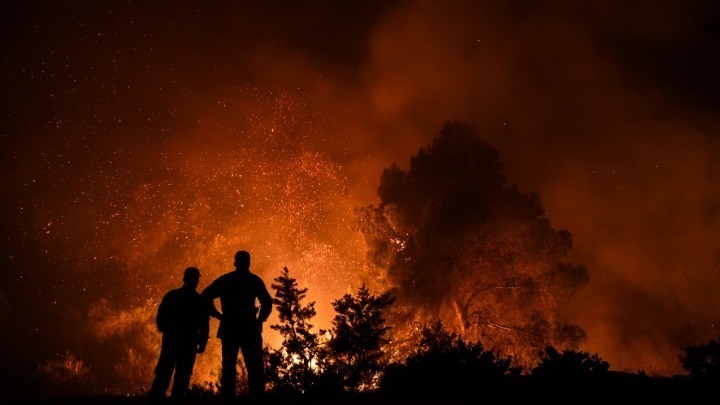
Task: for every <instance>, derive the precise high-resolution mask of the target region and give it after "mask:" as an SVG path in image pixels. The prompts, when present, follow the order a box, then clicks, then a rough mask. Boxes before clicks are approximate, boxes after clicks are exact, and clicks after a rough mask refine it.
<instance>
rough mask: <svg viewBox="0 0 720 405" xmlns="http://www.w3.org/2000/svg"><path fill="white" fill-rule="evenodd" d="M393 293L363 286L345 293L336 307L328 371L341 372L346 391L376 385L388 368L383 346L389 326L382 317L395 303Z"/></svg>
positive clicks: (364, 388) (337, 301)
mask: <svg viewBox="0 0 720 405" xmlns="http://www.w3.org/2000/svg"><path fill="white" fill-rule="evenodd" d="M394 301H395V298H393V297H391V296H390V293H387V292H386V293H383V294H381V295H373V294H370V291H369V290H368V289H367V288H366V287H365V285H363V286H361V287H360V289H359V290H358V293H357V295H356V296H352V295H350V294H345V295H344V296H343V297H342V298H340V299H339V300H336V301H334V302H333V303H332V305H333V307H334V308H335V312H336V313H337V314H336V315H335V318H334V319H333V329H332V331H331V334H332V338H331V340H330V341H329V342H328V353H327V356H328V366H329V370H328V373H331V374H335V375H338V376H339V377H340V379H341V380H342V384H343V386H344V388H345V389H346V390H347V391H351V392H358V391H366V390H369V389H372V388H374V387H375V386H376V385H377V379H378V377H379V373H380V372H381V371H382V370H383V369H384V368H385V364H384V361H383V357H384V353H383V346H385V345H386V344H387V343H389V341H388V339H386V338H385V334H386V333H387V331H388V330H390V327H388V326H387V325H386V323H385V319H384V318H383V317H382V315H383V311H384V310H385V309H386V308H388V307H389V306H390V305H392V304H393V302H394Z"/></svg>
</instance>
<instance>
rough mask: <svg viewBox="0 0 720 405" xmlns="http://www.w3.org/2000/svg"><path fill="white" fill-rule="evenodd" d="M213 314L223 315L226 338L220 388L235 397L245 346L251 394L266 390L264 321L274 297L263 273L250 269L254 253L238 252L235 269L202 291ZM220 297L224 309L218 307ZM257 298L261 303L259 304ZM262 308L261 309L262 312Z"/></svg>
mask: <svg viewBox="0 0 720 405" xmlns="http://www.w3.org/2000/svg"><path fill="white" fill-rule="evenodd" d="M202 296H203V297H204V298H205V299H206V300H208V302H209V308H210V311H212V314H213V316H215V317H217V318H219V319H220V327H219V328H218V334H217V336H218V337H219V338H220V340H221V342H222V376H221V377H220V390H221V392H222V395H223V397H224V398H225V399H226V400H232V399H233V398H234V397H235V384H236V378H237V370H236V366H237V359H238V352H239V351H241V350H242V355H243V360H244V362H245V369H246V370H247V374H248V390H249V393H250V396H251V397H253V398H257V397H260V396H262V394H264V392H265V378H264V376H263V354H262V324H263V322H265V321H266V320H267V318H268V316H270V312H271V311H272V297H270V293H268V290H267V288H266V287H265V283H264V282H263V281H262V279H261V278H260V277H258V276H257V275H255V274H253V273H251V272H250V253H248V252H246V251H244V250H241V251H239V252H237V253H236V254H235V271H232V272H230V273H227V274H224V275H222V276H220V277H218V279H217V280H215V281H213V282H212V283H211V284H210V285H209V286H208V287H207V288H205V290H203V292H202ZM216 298H220V307H221V309H222V313H220V312H218V311H217V309H215V305H214V300H215V299H216ZM256 302H259V303H260V307H259V308H258V307H256V306H255V305H256ZM258 310H259V312H258Z"/></svg>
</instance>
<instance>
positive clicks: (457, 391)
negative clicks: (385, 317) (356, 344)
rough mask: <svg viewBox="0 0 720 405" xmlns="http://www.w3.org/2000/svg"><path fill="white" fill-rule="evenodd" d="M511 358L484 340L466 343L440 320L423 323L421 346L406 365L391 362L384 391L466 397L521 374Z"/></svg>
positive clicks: (394, 395)
mask: <svg viewBox="0 0 720 405" xmlns="http://www.w3.org/2000/svg"><path fill="white" fill-rule="evenodd" d="M520 371H521V369H520V368H519V367H512V366H511V359H510V358H502V357H497V356H496V355H495V354H494V353H493V352H492V351H488V350H485V349H484V348H483V346H482V344H481V343H473V342H466V341H465V340H463V339H462V337H460V336H458V335H457V334H455V333H453V332H450V331H448V330H446V329H445V327H444V326H443V324H442V322H441V321H440V320H438V321H437V322H435V323H434V324H432V325H430V326H427V325H426V326H423V329H422V338H421V340H420V342H419V344H418V347H417V349H416V350H415V351H414V352H413V353H412V354H411V355H410V356H409V357H408V358H407V360H406V361H405V363H404V364H401V363H394V364H390V365H389V366H388V367H387V368H386V370H385V373H384V375H383V378H382V380H381V381H380V391H381V392H383V394H385V395H388V396H391V397H397V396H412V397H418V398H447V397H466V396H467V395H468V394H471V393H472V392H475V391H476V390H477V389H478V384H482V386H483V390H486V391H487V390H489V389H491V388H493V386H492V385H495V387H497V384H498V383H501V382H503V381H505V380H506V379H509V378H510V377H513V376H518V375H519V374H520Z"/></svg>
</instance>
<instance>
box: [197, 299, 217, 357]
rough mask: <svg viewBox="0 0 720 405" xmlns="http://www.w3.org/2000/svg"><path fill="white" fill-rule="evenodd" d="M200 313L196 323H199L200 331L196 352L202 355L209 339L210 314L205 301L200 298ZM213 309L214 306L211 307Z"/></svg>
mask: <svg viewBox="0 0 720 405" xmlns="http://www.w3.org/2000/svg"><path fill="white" fill-rule="evenodd" d="M199 304H200V312H199V316H200V319H198V321H199V322H200V330H199V331H198V347H197V352H198V353H203V352H204V351H205V347H206V346H207V341H208V339H210V313H209V311H208V310H209V308H208V306H207V303H206V301H205V299H204V298H203V297H202V296H200V302H199ZM212 307H213V308H215V306H214V305H212ZM216 311H217V309H216Z"/></svg>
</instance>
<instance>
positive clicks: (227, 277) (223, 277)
mask: <svg viewBox="0 0 720 405" xmlns="http://www.w3.org/2000/svg"><path fill="white" fill-rule="evenodd" d="M232 278H233V272H232V271H231V272H228V273H225V274H223V275H221V276H219V277H218V278H216V279H215V281H213V283H224V282H226V281H227V280H230V279H232Z"/></svg>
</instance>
